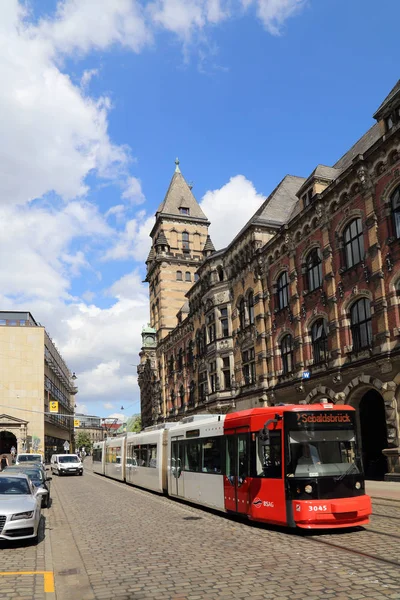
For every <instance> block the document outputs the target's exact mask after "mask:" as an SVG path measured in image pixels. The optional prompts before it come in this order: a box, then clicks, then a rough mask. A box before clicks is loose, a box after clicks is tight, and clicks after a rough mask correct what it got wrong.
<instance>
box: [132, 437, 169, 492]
mask: <svg viewBox="0 0 400 600" xmlns="http://www.w3.org/2000/svg"><path fill="white" fill-rule="evenodd" d="M164 432H165V429H164V428H163V429H161V428H160V429H156V430H154V431H141V432H140V433H128V434H127V438H126V455H125V478H126V482H127V483H132V484H133V485H137V486H139V487H143V488H146V489H148V490H153V491H155V492H160V493H162V492H163V481H162V475H163V468H162V467H163V465H162V460H163V439H164Z"/></svg>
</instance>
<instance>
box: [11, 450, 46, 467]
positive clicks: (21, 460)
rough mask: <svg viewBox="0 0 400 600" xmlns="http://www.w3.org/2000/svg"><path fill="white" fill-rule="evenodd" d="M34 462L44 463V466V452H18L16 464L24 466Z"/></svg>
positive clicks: (37, 463) (36, 463)
mask: <svg viewBox="0 0 400 600" xmlns="http://www.w3.org/2000/svg"><path fill="white" fill-rule="evenodd" d="M32 463H34V464H35V465H42V467H44V458H43V454H34V453H33V452H32V453H30V452H21V454H17V458H16V460H15V464H16V465H22V466H24V465H29V464H32Z"/></svg>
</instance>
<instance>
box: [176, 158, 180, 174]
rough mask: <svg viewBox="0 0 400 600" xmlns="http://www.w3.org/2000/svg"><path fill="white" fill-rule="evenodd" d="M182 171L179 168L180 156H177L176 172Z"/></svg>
mask: <svg viewBox="0 0 400 600" xmlns="http://www.w3.org/2000/svg"><path fill="white" fill-rule="evenodd" d="M180 172H181V170H180V168H179V158H178V157H176V159H175V173H180Z"/></svg>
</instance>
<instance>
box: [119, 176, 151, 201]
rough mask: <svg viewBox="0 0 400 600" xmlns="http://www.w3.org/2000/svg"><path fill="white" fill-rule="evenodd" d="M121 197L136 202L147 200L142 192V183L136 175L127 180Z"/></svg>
mask: <svg viewBox="0 0 400 600" xmlns="http://www.w3.org/2000/svg"><path fill="white" fill-rule="evenodd" d="M121 198H123V199H124V200H130V201H131V202H133V203H134V204H142V202H144V201H145V199H146V198H145V197H144V194H143V192H142V184H141V183H140V181H139V179H137V178H136V177H129V178H128V179H127V180H126V182H125V190H124V191H123V193H122V196H121Z"/></svg>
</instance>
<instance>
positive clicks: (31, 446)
mask: <svg viewBox="0 0 400 600" xmlns="http://www.w3.org/2000/svg"><path fill="white" fill-rule="evenodd" d="M0 356H1V361H0V404H1V408H0V413H1V414H0V454H2V453H6V454H8V453H10V450H11V448H12V447H15V449H16V451H17V452H30V451H33V452H41V453H44V454H45V455H46V457H48V456H49V455H51V454H52V453H53V452H64V449H63V445H64V443H65V442H66V441H67V442H68V443H69V444H70V445H71V446H72V443H73V427H74V423H73V415H74V411H75V394H76V393H77V391H78V390H77V387H76V386H75V380H74V379H75V377H74V375H73V374H72V373H71V371H70V370H69V369H68V367H67V365H66V363H65V362H64V360H63V358H62V356H61V354H60V353H59V351H58V350H57V348H56V346H55V345H54V343H53V341H52V340H51V339H50V337H49V335H48V334H47V332H46V330H45V328H44V327H43V326H42V325H40V324H39V323H37V322H36V321H35V319H34V318H33V316H32V315H31V313H29V312H13V311H10V312H6V311H0ZM52 401H57V402H58V413H57V414H50V403H51V402H52Z"/></svg>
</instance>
